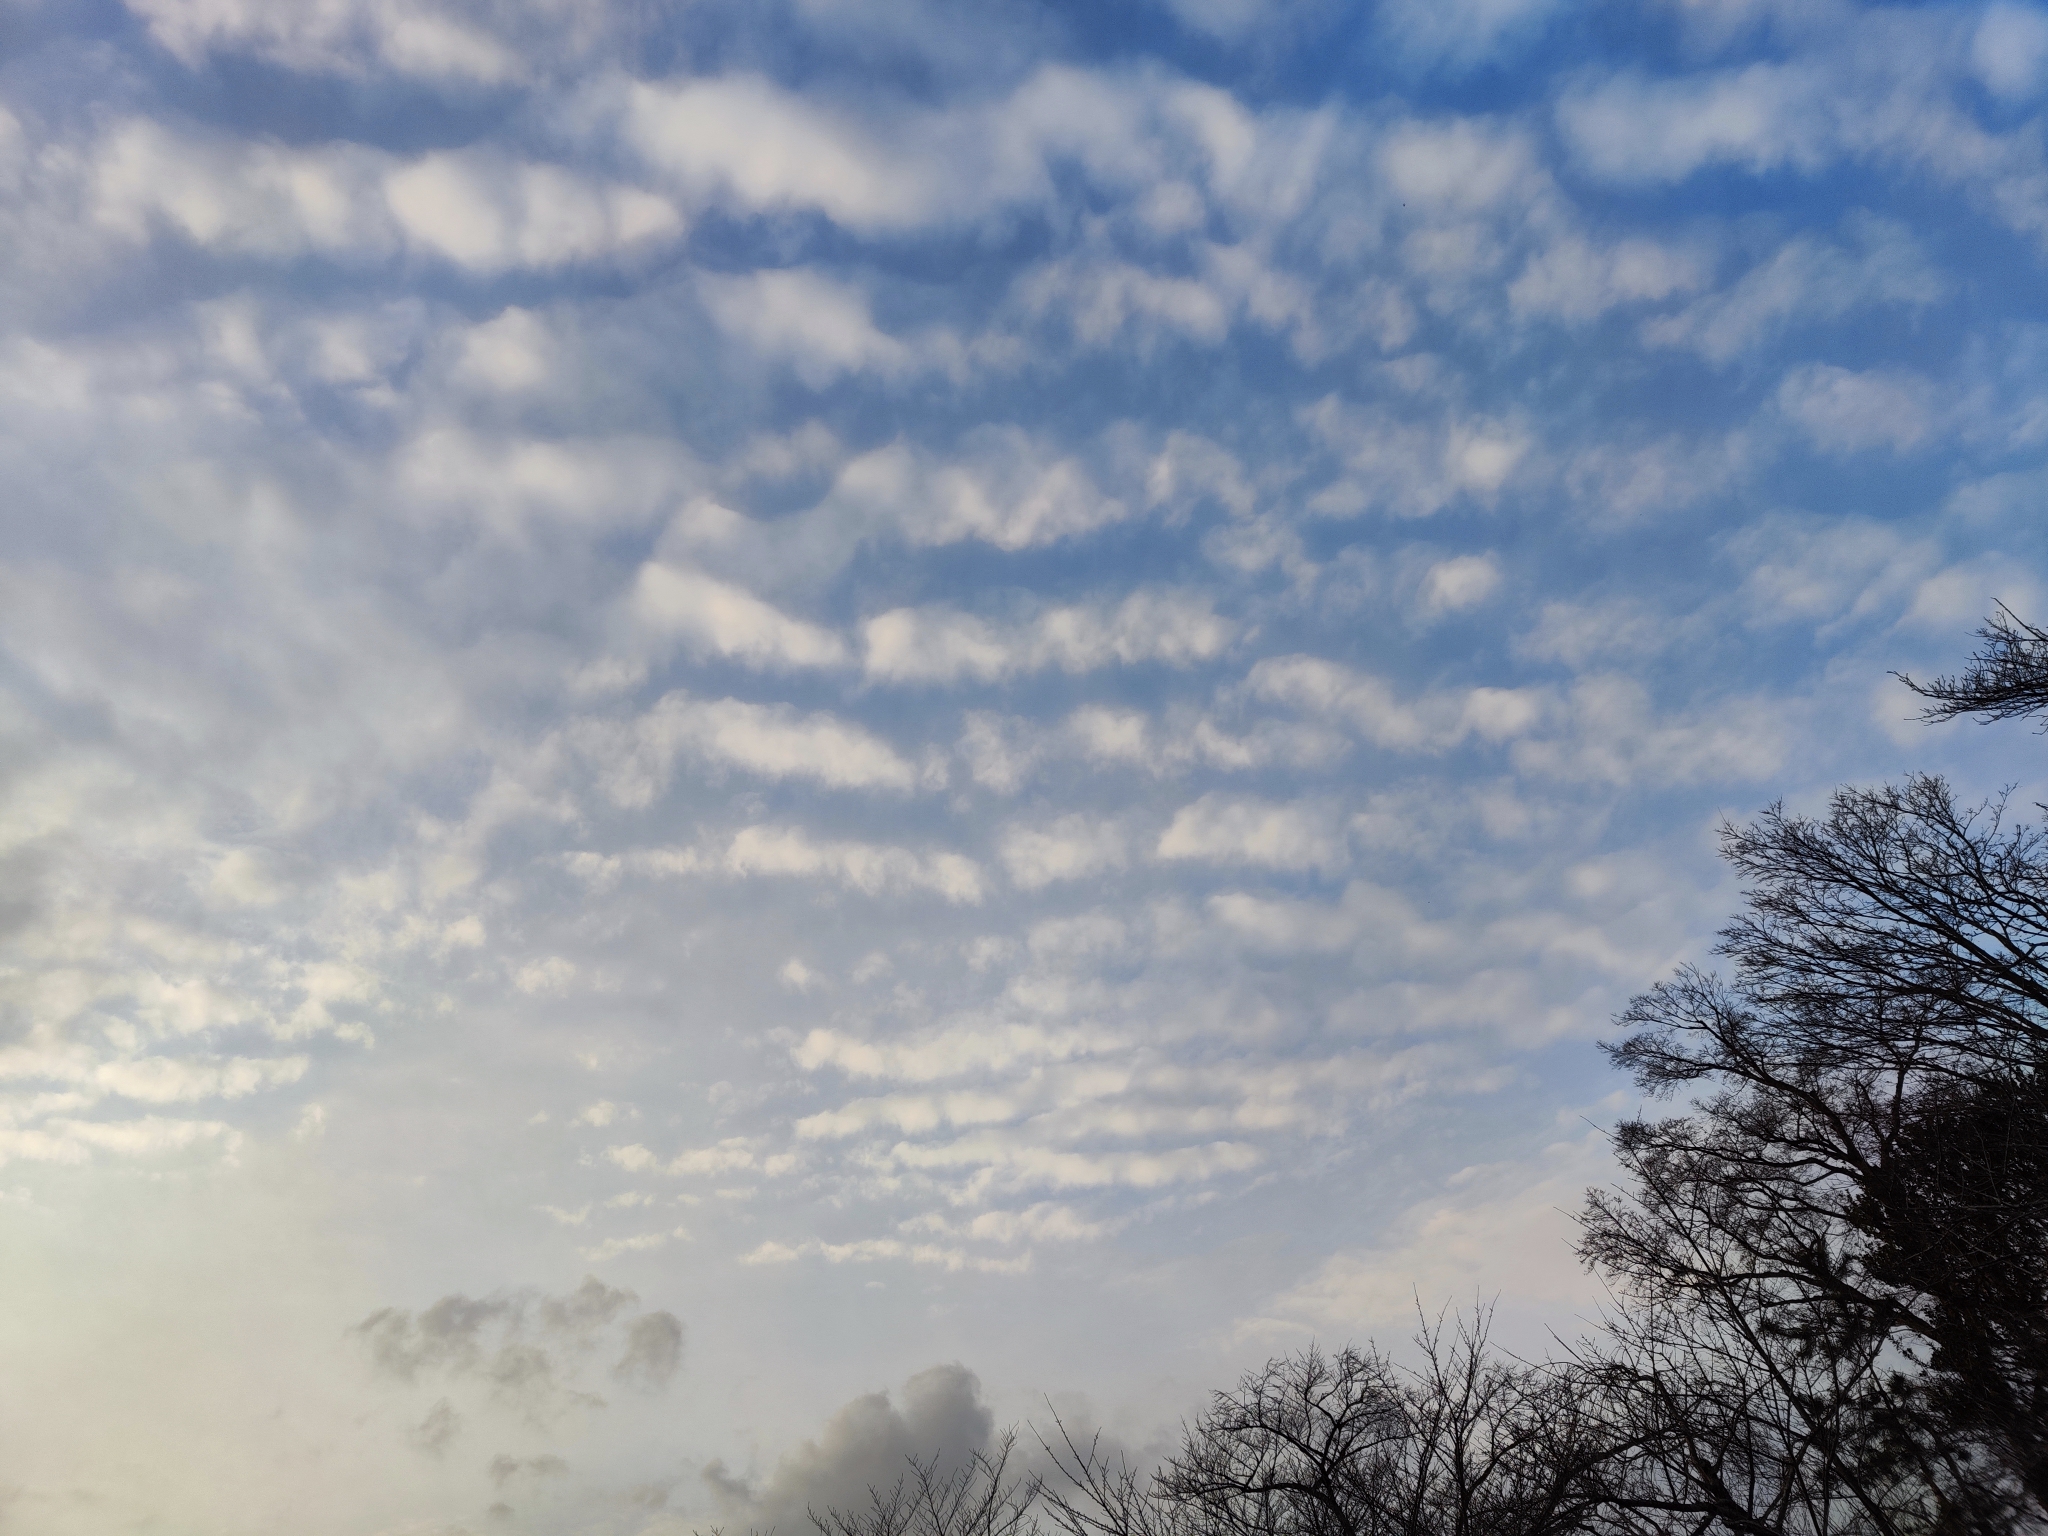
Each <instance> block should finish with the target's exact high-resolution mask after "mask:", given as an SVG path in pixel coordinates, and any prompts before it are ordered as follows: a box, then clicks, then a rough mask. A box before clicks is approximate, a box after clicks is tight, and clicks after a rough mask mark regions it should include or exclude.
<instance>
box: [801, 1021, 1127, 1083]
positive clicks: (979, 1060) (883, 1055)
mask: <svg viewBox="0 0 2048 1536" xmlns="http://www.w3.org/2000/svg"><path fill="white" fill-rule="evenodd" d="M1125 1043H1126V1042H1125V1041H1124V1039H1123V1037H1122V1036H1120V1035H1116V1034H1113V1033H1108V1032H1105V1031H1103V1030H1100V1029H1073V1028H1051V1027H1048V1026H1046V1025H1043V1024H1015V1023H978V1024H967V1025H961V1026H958V1027H955V1028H949V1029H941V1030H937V1031H933V1032H931V1033H927V1034H922V1035H917V1036H914V1037H912V1038H909V1039H898V1040H867V1039H862V1038H859V1037H858V1036H855V1035H851V1034H848V1033H846V1032H844V1031H842V1030H836V1029H814V1030H812V1031H811V1032H810V1033H809V1034H808V1035H806V1036H805V1037H804V1038H803V1041H802V1042H801V1043H800V1044H799V1045H798V1046H797V1047H796V1049H795V1050H794V1051H793V1052H792V1053H791V1055H792V1058H793V1059H794V1060H795V1062H796V1064H797V1065H798V1066H799V1067H802V1068H803V1069H804V1070H805V1071H806V1072H815V1071H817V1070H819V1069H820V1068H821V1067H832V1068H835V1069H836V1070H838V1071H840V1072H844V1073H846V1074H847V1075H848V1076H851V1077H885V1078H893V1079H895V1080H897V1081H899V1082H912V1083H927V1082H933V1081H936V1080H938V1079H940V1078H947V1077H961V1076H966V1075H969V1074H976V1073H986V1072H1003V1071H1008V1070H1011V1069H1013V1068H1017V1067H1028V1066H1036V1065H1039V1064H1041V1063H1044V1062H1061V1061H1071V1060H1076V1059H1082V1058H1086V1057H1090V1056H1096V1055H1100V1054H1102V1053H1104V1052H1107V1051H1114V1050H1118V1049H1121V1048H1122V1047H1123V1046H1124V1045H1125Z"/></svg>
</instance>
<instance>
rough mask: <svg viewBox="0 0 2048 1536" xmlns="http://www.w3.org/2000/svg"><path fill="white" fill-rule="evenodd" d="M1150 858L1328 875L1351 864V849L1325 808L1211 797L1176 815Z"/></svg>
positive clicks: (1182, 809)
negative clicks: (1319, 871) (1305, 870)
mask: <svg viewBox="0 0 2048 1536" xmlns="http://www.w3.org/2000/svg"><path fill="white" fill-rule="evenodd" d="M1154 853H1155V854H1156V856H1157V857H1159V858H1161V859H1199V860H1202V861H1204V862H1207V863H1211V864H1254V865H1260V866H1263V867H1265V868H1268V869H1286V870H1303V869H1317V870H1326V871H1327V870H1333V869H1341V868H1343V867H1344V865H1345V864H1347V863H1349V862H1350V849H1349V848H1348V847H1347V846H1346V844H1345V838H1344V834H1343V831H1342V829H1341V828H1340V827H1339V826H1338V824H1337V820H1336V817H1335V815H1334V814H1333V813H1332V812H1331V811H1330V810H1329V808H1327V807H1324V806H1317V805H1306V804H1301V803H1295V804H1291V805H1289V804H1281V805H1276V804H1274V803H1273V802H1271V801H1267V800H1255V799H1249V798H1232V797H1230V796H1226V795H1214V794H1211V795H1204V796H1202V798H1201V799H1199V800H1197V801H1195V802H1194V803H1193V804H1191V805H1184V806H1182V807H1181V808H1180V809H1179V810H1178V811H1176V812H1175V813H1174V817H1173V822H1172V825H1170V826H1169V827H1167V829H1166V830H1165V832H1163V833H1161V834H1160V838H1159V845H1158V847H1157V848H1156V849H1155V850H1154Z"/></svg>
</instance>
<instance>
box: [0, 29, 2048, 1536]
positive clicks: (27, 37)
mask: <svg viewBox="0 0 2048 1536" xmlns="http://www.w3.org/2000/svg"><path fill="white" fill-rule="evenodd" d="M2044 99H2048V12H2044V11H2042V10H2040V9H2036V8H2033V7H2029V6H2022V5H2015V4H2011V3H1999V4H1993V5H1990V6H1981V5H1924V6H1907V7H1899V8H1889V9H1887V8H1874V7H1860V6H1856V5H1852V4H1847V3H1837V0H1797V3H1789V0H1788V3H1782V4H1781V3H1774V0H1586V3H1583V4H1579V5H1567V4H1562V3H1557V0H1430V3H1424V0H1380V3H1378V4H1376V5H1366V4H1349V5H1347V4H1339V3H1335V0H1145V3H1139V0H1129V3H1119V4H1113V5H1104V4H1081V3H1069V0H986V3H983V4H979V5H975V6H959V5H942V4H937V3H927V0H752V3H745V4H741V3H735V0H691V3H688V4H679V5H674V6H654V5H644V4H628V3H624V0H616V3H610V4H607V3H601V0H526V3H518V4H515V3H511V0H503V3H495V0H0V269H4V272H0V486H4V487H5V491H4V494H0V1359H4V1360H5V1361H6V1366H5V1368H4V1370H0V1530H4V1531H21V1532H27V1533H37V1536H41V1533H55V1536H67V1533H81V1536H82V1533H93V1536H100V1533H110V1532H148V1533H166V1536H171V1533H195V1536H196V1533H205V1536H234V1533H250V1536H256V1533H268V1532H275V1531H279V1530H292V1531H295V1532H305V1533H309V1536H376V1533H390V1536H397V1533H410V1536H429V1533H433V1536H452V1533H456V1532H467V1533H472V1536H484V1533H494V1532H530V1533H591V1536H599V1533H602V1536H680V1533H683V1532H687V1531H692V1530H699V1529H709V1528H710V1527H712V1526H714V1525H719V1526H723V1527H724V1528H726V1529H728V1530H733V1531H740V1530H745V1529H748V1528H758V1529H762V1530H766V1529H769V1528H771V1527H773V1528H775V1529H777V1530H779V1531H781V1532H783V1533H784V1536H788V1533H791V1532H800V1531H802V1530H804V1529H806V1528H807V1527H806V1522H805V1520H804V1518H803V1513H802V1512H803V1510H804V1509H805V1508H806V1506H817V1505H821V1504H824V1503H829V1502H832V1501H835V1500H846V1499H858V1498H859V1497H861V1496H862V1491H863V1490H864V1489H865V1488H866V1487H868V1486H869V1485H870V1484H871V1483H886V1482H888V1481H889V1480H892V1479H893V1477H894V1476H895V1474H896V1471H897V1469H899V1468H900V1467H901V1465H902V1460H903V1458H904V1457H905V1456H906V1455H911V1454H928V1453H931V1452H934V1451H940V1450H947V1451H950V1452H952V1453H959V1452H962V1451H966V1450H972V1449H974V1448H977V1447H980V1446H983V1445H986V1444H989V1443H991V1442H990V1437H991V1436H992V1435H995V1434H998V1433H1000V1431H1001V1429H1002V1427H1003V1426H1005V1425H1009V1424H1020V1423H1025V1422H1034V1423H1037V1424H1039V1425H1041V1426H1043V1425H1045V1424H1047V1423H1048V1422H1049V1421H1050V1416H1051V1415H1054V1414H1057V1415H1059V1417H1060V1418H1061V1419H1062V1420H1064V1421H1066V1422H1069V1423H1072V1424H1075V1425H1079V1426H1082V1427H1084V1428H1093V1427H1095V1426H1101V1427H1102V1428H1103V1429H1104V1430H1105V1431H1106V1432H1107V1433H1108V1434H1109V1435H1110V1436H1111V1437H1112V1439H1113V1440H1114V1441H1115V1442H1117V1443H1119V1444H1122V1445H1125V1446H1127V1447H1130V1448H1132V1450H1133V1454H1135V1455H1138V1456H1140V1457H1142V1456H1144V1455H1146V1454H1150V1453H1152V1452H1155V1451H1156V1450H1157V1448H1158V1447H1159V1446H1161V1445H1163V1444H1165V1443H1167V1442H1168V1441H1169V1440H1170V1438H1171V1436H1172V1435H1173V1434H1174V1432H1175V1426H1176V1425H1177V1424H1178V1423H1179V1422H1180V1421H1181V1420H1182V1418H1183V1417H1184V1416H1185V1415H1187V1414H1189V1413H1190V1412H1192V1411H1194V1410H1195V1409H1197V1408H1198V1407H1199V1406H1200V1404H1201V1401H1202V1398H1203V1395H1204V1393H1206V1392H1207V1391H1209V1390H1211V1389H1213V1388H1216V1387H1219V1386H1222V1385H1225V1384H1227V1383H1228V1382H1229V1381H1230V1380H1231V1379H1232V1378H1233V1377H1234V1376H1235V1374H1236V1373H1237V1372H1239V1371H1240V1370H1243V1369H1245V1368H1247V1367H1249V1366H1252V1365H1256V1364H1257V1363H1258V1362H1260V1361H1262V1360H1264V1359H1266V1358H1268V1357H1269V1356H1271V1355H1274V1354H1277V1353H1280V1352H1284V1351H1287V1350H1292V1349H1297V1348H1301V1347H1303V1346H1305V1345H1307V1344H1308V1343H1309V1342H1311V1341H1318V1342H1321V1343H1323V1344H1326V1345H1332V1344H1339V1343H1343V1342H1346V1341H1354V1340H1356V1341H1362V1340H1367V1339H1378V1340H1380V1341H1381V1342H1382V1344H1384V1345H1386V1346H1387V1347H1391V1348H1398V1347H1399V1345H1400V1341H1401V1340H1402V1339H1404V1338H1405V1337H1407V1336H1408V1335H1409V1334H1410V1333H1411V1332H1412V1330H1413V1328H1414V1325H1415V1320H1416V1318H1417V1315H1418V1311H1420V1313H1422V1314H1424V1315H1434V1314H1435V1312H1436V1311H1437V1309H1439V1308H1442V1307H1444V1306H1447V1305H1448V1306H1454V1307H1456V1306H1463V1305H1469V1304H1471V1303H1472V1302H1474V1301H1475V1300H1476V1301H1479V1302H1482V1303H1483V1302H1489V1301H1491V1302H1493V1303H1494V1304H1495V1305H1496V1307H1497V1313H1496V1327H1497V1330H1498V1332H1499V1335H1500V1337H1501V1338H1502V1339H1503V1340H1504V1341H1506V1342H1508V1343H1510V1344H1511V1345H1512V1346H1513V1347H1516V1348H1520V1349H1523V1350H1525V1351H1538V1350H1540V1349H1542V1348H1543V1347H1544V1341H1545V1339H1546V1338H1547V1337H1548V1336H1549V1335H1550V1334H1551V1333H1552V1332H1556V1333H1558V1334H1560V1335H1562V1336H1567V1337H1569V1336H1571V1335H1572V1334H1573V1333H1574V1331H1575V1330H1577V1329H1578V1328H1580V1327H1581V1326H1583V1324H1584V1322H1585V1320H1586V1319H1588V1318H1590V1317H1591V1316H1593V1314H1594V1311H1595V1309H1596V1308H1597V1306H1598V1303H1599V1290H1598V1287H1597V1284H1596V1282H1595V1281H1594V1280H1592V1279H1591V1278H1589V1277H1588V1276H1586V1275H1585V1274H1584V1273H1582V1271H1581V1270H1580V1268H1579V1266H1578V1264H1577V1262H1576V1261H1575V1260H1574V1258H1573V1257H1572V1254H1571V1252H1570V1247H1569V1244H1570V1237H1571V1231H1572V1228H1571V1221H1570V1213H1571V1211H1572V1210H1573V1209H1574V1208H1575V1207H1576V1206H1577V1204H1578V1202H1579V1199H1580V1196H1581V1192H1582V1191H1583V1190H1584V1189H1585V1188H1586V1187H1587V1186H1588V1185H1591V1184H1597V1183H1601V1182H1603V1181H1604V1180H1606V1179H1607V1178H1609V1177H1610V1176H1611V1167H1612V1165H1611V1162H1610V1160H1609V1158H1608V1154H1607V1151H1606V1147H1605V1142H1604V1140H1603V1133H1604V1131H1605V1130H1606V1128H1608V1127H1610V1126H1612V1125H1613V1124H1614V1123H1615V1121H1616V1120H1617V1119H1618V1118H1619V1117H1621V1116H1623V1115H1625V1114H1627V1113H1629V1112H1631V1110H1632V1109H1633V1107H1634V1106H1635V1102H1636V1101H1635V1100H1634V1098H1633V1097H1632V1095H1631V1092H1630V1089H1629V1085H1628V1083H1627V1082H1626V1081H1625V1080H1622V1079H1621V1078H1619V1077H1618V1076H1617V1074H1615V1073H1614V1072H1613V1071H1612V1070H1611V1068H1610V1067H1609V1066H1608V1064H1607V1062H1606V1060H1605V1058H1604V1057H1603V1056H1602V1055H1601V1053H1600V1051H1599V1049H1598V1044H1599V1042H1600V1041H1602V1040H1603V1039H1606V1038H1609V1036H1610V1032H1611V1021H1612V1019H1613V1016H1614V1014H1615V1013H1616V1011H1617V1010H1618V1009H1619V1008H1620V1007H1621V1006H1622V1005H1623V1004H1625V1002H1626V1001H1627V999H1628V998H1629V997H1630V996H1631V995H1632V994H1634V993H1636V992H1638V991H1640V990H1641V989H1643V988H1645V987H1647V986H1648V985H1650V984H1652V983H1653V982H1655V981H1656V980H1657V979H1658V978H1660V977H1662V976H1665V975H1668V974H1669V973H1670V972H1671V970H1672V968H1673V967H1674V966H1677V965H1680V964H1683V963H1687V962H1692V961H1702V960H1707V959H1710V951H1711V946H1712V944H1713V935H1714V931H1715V929H1716V927H1717V926H1718V925H1719V924H1721V923H1722V922H1723V921H1725V920H1726V919H1727V917H1728V916H1729V915H1731V914H1732V912H1733V911H1734V910H1735V908H1736V906H1737V904H1738V903H1739V900H1740V890H1739V888H1738V887H1737V886H1736V885H1735V884H1734V883H1733V882H1732V881H1731V879H1730V878H1729V876H1728V874H1727V872H1726V871H1725V870H1724V869H1723V867H1722V866H1721V865H1720V863H1719V861H1718V859H1717V857H1716V853H1715V846H1716V844H1715V836H1716V828H1717V826H1718V825H1719V824H1720V823H1721V822H1722V821H1723V820H1724V819H1725V818H1734V819H1737V820H1740V819H1741V818H1744V817H1746V816H1749V815H1752V814H1754V813H1755V812H1757V811H1758V810H1760V809H1762V808H1763V807H1765V806H1766V805H1769V804H1770V803H1772V802H1773V801H1776V800H1780V799H1782V800H1784V801H1785V802H1786V803H1787V804H1788V805H1790V806H1792V807H1794V808H1795V809H1802V810H1811V809H1815V808H1818V807H1821V806H1823V805H1824V804H1825V798H1826V795H1827V792H1828V790H1829V788H1830V787H1831V786H1833V785H1836V784H1839V783H1844V782H1858V783H1872V782H1877V781H1881V780H1884V779H1887V778H1896V777H1898V776H1899V775H1901V774H1904V773H1906V772H1909V771H1913V770H1923V769H1924V770H1930V771H1939V772H1942V773H1945V774H1947V775H1949V776H1950V777H1951V779H1952V780H1953V781H1954V782H1955V784H1956V785H1957V786H1958V788H1959V790H1960V791H1961V792H1962V793H1963V795H1964V796H1965V797H1966V798H1972V799H1974V798H1977V797H1981V796H1984V795H1989V794H1994V793H1996V792H1998V791H1999V790H2000V789H2002V788H2005V787H2009V786H2017V788H2016V791H2015V800H2016V802H2017V803H2019V804H2022V805H2025V804H2027V803H2028V797H2029V796H2030V795H2034V794H2035V793H2036V791H2035V790H2034V788H2033V786H2035V785H2036V784H2040V783H2042V781H2043V779H2044V775H2043V773H2042V762H2043V757H2042V750H2043V749H2042V743H2041V742H2040V741H2039V740H2038V739H2037V738H2035V737H2034V736H2032V735H2030V734H2029V733H2028V732H2027V730H2026V728H2025V727H2024V726H2001V727H1993V728H1986V727H1981V726H1978V725H1975V724H1970V723H1962V724H1954V725H1950V726H1944V727H1940V728H1930V727H1927V726H1925V725H1923V724H1921V723H1919V722H1918V721H1917V720H1916V718H1915V708H1914V700H1913V699H1912V697H1911V696H1910V695H1909V694H1908V693H1907V692H1906V691H1905V689H1904V688H1903V687H1902V686H1901V685H1900V684H1899V683H1898V682H1897V681H1895V680H1894V679H1893V677H1892V676H1891V675H1890V674H1891V673H1893V672H1895V671H1902V670H1903V671H1907V672H1910V673H1913V674H1914V675H1916V676H1923V675H1927V674H1931V673H1936V672H1939V671H1942V670H1944V669H1948V670H1953V669H1954V668H1955V667H1956V666H1957V665H1958V664H1959V663H1961V662H1962V661H1963V659H1964V658H1965V657H1966V656H1967V654H1968V652H1969V649H1970V646H1971V643H1972V642H1971V638H1970V637H1971V632H1972V631H1973V630H1974V629H1975V627H1976V626H1977V625H1978V624H1979V623H1980V622H1982V620H1983V618H1984V617H1985V615H1986V614H1987V613H1988V612H1990V611H1991V609H1992V605H1993V604H1995V603H1997V602H2001V601H2003V602H2007V603H2010V604H2011V605H2013V606H2014V608H2015V609H2016V610H2017V611H2019V612H2020V613H2021V614H2023V615H2031V616H2033V617H2035V618H2037V619H2038V618H2039V617H2040V616H2041V615H2042V614H2043V613H2048V583H2044V578H2043V575H2042V571H2043V564H2042V561H2043V555H2044V538H2043V528H2044V519H2043V518H2042V516H2041V513H2040V510H2039V509H2040V507H2041V504H2042V499H2043V494H2044V491H2048V370H2044V366H2043V365H2044V363H2048V303H2044V298H2048V292H2044V288H2043V282H2042V279H2043V262H2044V257H2048V140H2044V126H2043V118H2042V110H2043V103H2044ZM2041 794H2043V795H2048V784H2044V785H2043V789H2042V791H2041ZM2030 814H2031V813H2030Z"/></svg>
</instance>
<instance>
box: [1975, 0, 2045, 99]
mask: <svg viewBox="0 0 2048 1536" xmlns="http://www.w3.org/2000/svg"><path fill="white" fill-rule="evenodd" d="M1970 63H1971V64H1972V65H1973V66H1975V68H1976V71H1977V77H1978V78H1979V79H1980V80H1982V81H1983V82H1984V84H1985V86H1986V87H1987V88H1989V89H1990V90H1991V92H1992V93H1993V94H1994V95H1997V96H2000V97H2003V98H2004V99H2005V100H2007V101H2024V100H2026V99H2027V98H2029V97H2031V96H2033V95H2034V94H2035V93H2036V92H2038V91H2039V90H2040V88H2041V77H2042V71H2043V67H2044V66H2048V16H2044V15H2043V14H2042V13H2041V12H2040V10H2038V9H2037V8H2036V7H2034V6H2031V5H2009V4H1999V5H1990V6H1986V7H1985V8H1984V15H1983V18H1982V19H1981V20H1980V21H1979V22H1978V23H1977V32H1976V36H1974V37H1973V38H1971V40H1970Z"/></svg>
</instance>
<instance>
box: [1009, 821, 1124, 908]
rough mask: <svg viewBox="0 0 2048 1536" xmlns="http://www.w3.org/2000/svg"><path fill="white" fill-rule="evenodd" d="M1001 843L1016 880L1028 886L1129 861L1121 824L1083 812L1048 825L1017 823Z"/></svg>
mask: <svg viewBox="0 0 2048 1536" xmlns="http://www.w3.org/2000/svg"><path fill="white" fill-rule="evenodd" d="M999 847H1000V849H1001V852H1002V859H1003V867H1004V868H1005V869H1006V870H1008V871H1009V875H1010V880H1011V883H1013V884H1014V885H1017V886H1018V887H1020V888H1021V889H1023V890H1027V891H1035V890H1038V889H1040V888H1041V887H1044V886H1047V885H1051V884H1053V883H1054V882H1056V881H1062V880H1084V879H1086V878H1088V877H1089V876H1091V875H1096V874H1101V873H1102V872H1104V871H1105V870H1112V869H1121V868H1123V867H1124V863H1125V861H1126V853H1125V849H1124V835H1123V830H1122V828H1120V827H1119V826H1117V824H1116V823H1114V822H1110V821H1100V820H1097V819H1095V818H1092V817H1088V816H1083V815H1079V814H1076V815H1070V816H1061V817H1059V818H1057V819H1056V820H1054V821H1052V822H1049V823H1047V824H1046V825H1044V826H1026V825H1022V824H1019V823H1012V824H1011V825H1010V826H1008V827H1005V828H1004V829H1003V834H1002V837H1001V839H1000V842H999Z"/></svg>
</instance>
